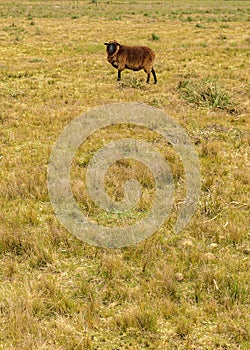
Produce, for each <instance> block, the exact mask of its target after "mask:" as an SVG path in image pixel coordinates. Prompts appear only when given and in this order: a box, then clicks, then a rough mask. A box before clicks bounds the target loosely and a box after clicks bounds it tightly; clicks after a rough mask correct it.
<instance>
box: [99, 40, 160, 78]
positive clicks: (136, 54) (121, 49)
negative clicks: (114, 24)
mask: <svg viewBox="0 0 250 350" xmlns="http://www.w3.org/2000/svg"><path fill="white" fill-rule="evenodd" d="M105 45H106V46H107V60H108V62H109V63H111V64H112V66H113V67H115V68H116V69H118V79H117V80H118V81H120V80H121V72H122V71H123V70H124V69H125V68H127V69H131V70H134V71H138V70H141V69H143V70H144V72H145V73H147V83H149V80H150V74H151V73H152V74H153V77H154V83H155V84H156V83H157V78H156V74H155V70H154V68H153V64H154V60H155V52H154V51H153V50H152V49H150V48H149V47H146V46H125V45H121V44H119V43H118V42H117V41H116V40H112V41H109V42H108V43H105Z"/></svg>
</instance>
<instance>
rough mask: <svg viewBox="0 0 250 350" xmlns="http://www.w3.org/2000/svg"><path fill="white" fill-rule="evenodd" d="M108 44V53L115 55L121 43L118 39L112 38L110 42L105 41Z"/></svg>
mask: <svg viewBox="0 0 250 350" xmlns="http://www.w3.org/2000/svg"><path fill="white" fill-rule="evenodd" d="M104 45H106V46H107V53H108V54H109V55H113V54H115V53H116V52H118V50H119V47H120V44H119V43H118V42H117V41H116V40H111V41H109V42H108V43H104Z"/></svg>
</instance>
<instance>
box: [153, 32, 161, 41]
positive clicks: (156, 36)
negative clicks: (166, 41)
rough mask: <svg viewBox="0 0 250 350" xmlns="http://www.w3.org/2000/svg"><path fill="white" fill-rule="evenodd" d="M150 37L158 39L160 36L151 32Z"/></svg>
mask: <svg viewBox="0 0 250 350" xmlns="http://www.w3.org/2000/svg"><path fill="white" fill-rule="evenodd" d="M151 39H152V40H155V41H158V40H160V37H159V35H157V34H155V33H152V35H151Z"/></svg>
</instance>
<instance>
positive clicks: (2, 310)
mask: <svg viewBox="0 0 250 350" xmlns="http://www.w3.org/2000/svg"><path fill="white" fill-rule="evenodd" d="M249 23H250V22H249V3H248V2H247V1H241V2H234V1H226V2H224V1H219V2H214V1H207V2H202V3H201V2H200V1H199V2H196V1H192V2H190V4H187V3H186V2H184V1H183V2H182V1H180V2H177V4H173V3H172V2H168V1H166V2H158V3H157V4H154V5H153V4H152V3H151V2H149V1H146V2H145V3H144V5H143V4H142V3H141V2H137V3H133V2H132V1H131V2H130V1H128V2H127V3H126V4H123V3H119V1H117V2H116V3H113V4H112V2H102V1H96V2H95V1H92V2H87V1H71V2H70V1H62V2H61V1H60V2H58V1H48V2H42V1H30V2H25V3H23V2H16V3H15V4H14V3H13V2H10V1H7V0H4V1H2V2H1V5H0V42H1V47H0V106H1V109H0V124H1V133H0V135H1V139H0V142H1V148H0V164H1V167H0V179H1V183H0V200H1V212H0V348H1V349H10V350H11V349H13V350H14V349H16V350H17V349H18V350H24V349H27V350H28V349H39V350H40V349H46V350H47V349H51V350H52V349H53V350H54V349H67V350H69V349H104V350H105V349H107V350H108V349H109V350H110V349H133V350H136V349H162V350H165V349H171V350H172V349H209V350H210V349H232V350H234V349H248V348H249V346H250V328H249V324H250V319H249V314H250V312H249V311H250V310H249V294H250V293H249V280H250V276H249V270H250V269H249V268H250V266H249V245H250V243H249V198H248V197H249V171H248V169H249V158H248V157H249V116H250V106H249V88H250V85H249V40H250V37H249ZM152 34H154V36H152ZM113 38H116V39H117V40H119V41H120V42H122V43H125V44H128V45H130V44H131V45H132V44H141V45H147V46H150V47H152V48H153V49H154V50H155V51H156V53H157V62H156V73H157V77H158V80H159V83H158V85H156V86H154V85H153V84H150V85H146V84H145V74H144V73H143V72H135V73H133V72H130V71H126V72H124V74H123V80H122V82H121V83H120V84H118V83H117V82H116V71H115V70H114V69H113V68H112V67H111V66H110V65H109V64H108V62H106V53H105V47H104V45H103V43H104V42H105V41H107V40H111V39H113ZM152 38H154V40H153V39H152ZM157 39H158V40H157ZM208 77H209V78H212V79H215V78H216V79H217V82H218V84H219V87H221V89H223V90H225V91H226V92H228V94H229V95H230V96H231V100H232V101H233V102H234V109H233V110H232V111H231V113H230V109H226V110H224V109H218V108H214V109H212V108H209V107H204V106H200V107H199V106H197V105H195V104H189V103H188V102H187V100H185V99H184V98H183V95H182V94H181V93H180V90H179V89H178V86H179V83H180V82H183V81H190V82H191V83H192V84H196V83H198V84H200V83H201V82H202V81H204V79H206V78H208ZM192 84H191V86H194V85H192ZM120 101H124V102H126V101H141V102H144V103H147V104H150V105H152V106H155V107H159V108H162V109H164V111H165V112H166V113H167V114H168V115H170V116H172V117H173V118H174V119H175V120H176V121H177V122H178V123H179V124H180V125H181V126H182V127H184V128H185V129H186V130H187V132H188V134H189V136H190V138H191V139H192V140H193V142H194V144H195V148H196V151H197V153H198V155H199V159H200V162H201V172H202V192H201V197H200V202H199V205H198V208H197V211H196V213H195V215H194V216H193V218H192V220H191V222H190V224H189V225H188V226H187V227H186V228H185V229H184V230H183V231H182V232H180V233H179V234H174V233H173V231H172V222H173V221H174V219H175V214H174V215H173V216H172V217H171V218H170V220H169V221H168V222H166V223H165V225H164V226H163V227H162V228H161V229H160V230H159V232H157V233H155V234H154V235H153V236H151V237H150V238H149V239H148V240H146V241H145V242H142V243H141V244H139V245H137V246H132V247H128V248H122V249H116V250H112V249H104V248H102V249H101V248H95V247H91V246H88V245H87V244H85V243H83V242H80V241H78V240H77V239H76V238H74V237H73V236H72V235H71V234H70V233H68V232H67V231H66V230H65V229H64V227H63V226H62V225H61V224H60V222H59V221H58V220H57V218H56V217H55V215H54V213H53V210H52V207H51V204H50V201H49V197H48V193H47V174H46V171H47V164H48V159H49V155H50V151H51V149H52V146H53V144H54V142H55V141H56V139H57V137H58V135H59V133H60V131H61V130H63V128H64V127H65V126H66V125H67V124H68V123H69V122H70V121H71V120H72V119H74V118H75V117H78V116H79V115H81V114H83V113H84V112H85V111H86V110H88V109H91V108H93V107H96V106H100V105H103V104H108V103H113V102H120ZM111 131H112V133H111ZM121 131H122V130H118V128H117V129H116V128H114V130H109V131H106V132H104V133H103V134H101V133H100V134H99V135H98V134H97V135H96V136H95V138H94V139H92V141H91V140H90V141H89V142H88V143H87V144H86V145H85V146H83V148H81V152H80V151H79V154H78V155H77V157H76V159H75V162H74V167H73V168H72V177H73V180H74V181H75V180H77V179H79V178H80V179H81V178H82V177H83V176H84V171H85V166H86V165H87V162H88V161H89V159H90V157H91V156H92V154H93V152H94V151H95V150H96V148H97V146H98V145H99V144H102V142H103V140H106V139H110V138H112V137H114V138H117V137H119V133H120V132H121ZM141 134H143V135H142V136H143V137H144V139H146V140H148V141H153V140H154V141H155V144H156V147H158V149H161V151H162V152H163V154H165V155H166V157H167V158H168V160H169V162H170V164H171V166H172V168H173V173H174V179H175V183H176V185H177V189H178V191H177V194H176V201H175V207H178V203H179V201H181V199H182V191H183V182H184V180H185V179H184V177H183V169H182V166H181V164H180V159H179V157H178V156H176V155H175V154H174V153H173V150H172V148H170V147H167V148H164V147H165V146H164V145H163V144H162V143H161V140H155V139H154V135H152V134H150V133H147V132H143V131H141ZM124 165H125V166H126V169H129V170H127V173H126V176H129V175H132V176H133V175H134V174H135V173H137V174H138V171H141V173H139V174H142V173H143V174H144V169H141V168H140V169H139V170H138V169H136V168H134V165H135V167H136V166H137V165H136V164H133V163H131V165H133V166H131V169H130V168H129V167H128V165H127V164H122V163H121V164H116V165H115V166H114V167H113V171H114V172H113V173H112V172H111V170H112V169H110V173H109V174H108V177H107V190H108V191H110V193H111V194H112V195H113V196H118V197H119V196H122V192H121V191H120V189H119V186H120V184H121V183H122V181H123V179H122V177H121V172H122V171H123V166H124ZM109 179H110V180H111V183H110V185H109V181H108V180H109ZM74 181H73V182H74ZM144 182H145V183H146V184H147V185H148V186H149V190H148V193H147V196H146V197H145V198H144V199H145V202H144V204H143V205H145V209H146V208H147V205H148V202H149V200H150V190H151V187H150V186H151V185H152V181H151V180H150V175H148V174H147V173H145V179H144ZM74 190H75V196H76V198H77V199H78V200H79V202H80V203H81V204H82V205H83V206H84V197H83V195H82V191H81V187H79V186H78V185H77V182H76V185H75V188H74ZM119 191H120V192H119ZM85 204H86V203H85ZM91 214H92V215H93V216H96V219H97V220H103V221H104V222H106V224H109V223H110V222H109V221H110V218H109V217H108V216H107V217H105V215H99V216H98V214H99V212H98V211H96V212H95V211H93V212H92V213H91ZM177 273H178V274H182V278H180V275H176V274H177Z"/></svg>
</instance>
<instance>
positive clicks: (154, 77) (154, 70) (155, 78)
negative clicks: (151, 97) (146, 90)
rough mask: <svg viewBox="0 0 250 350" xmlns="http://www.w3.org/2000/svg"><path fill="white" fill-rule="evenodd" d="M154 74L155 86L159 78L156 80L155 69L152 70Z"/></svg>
mask: <svg viewBox="0 0 250 350" xmlns="http://www.w3.org/2000/svg"><path fill="white" fill-rule="evenodd" d="M152 74H153V77H154V84H156V83H157V78H156V74H155V70H154V68H152Z"/></svg>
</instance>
